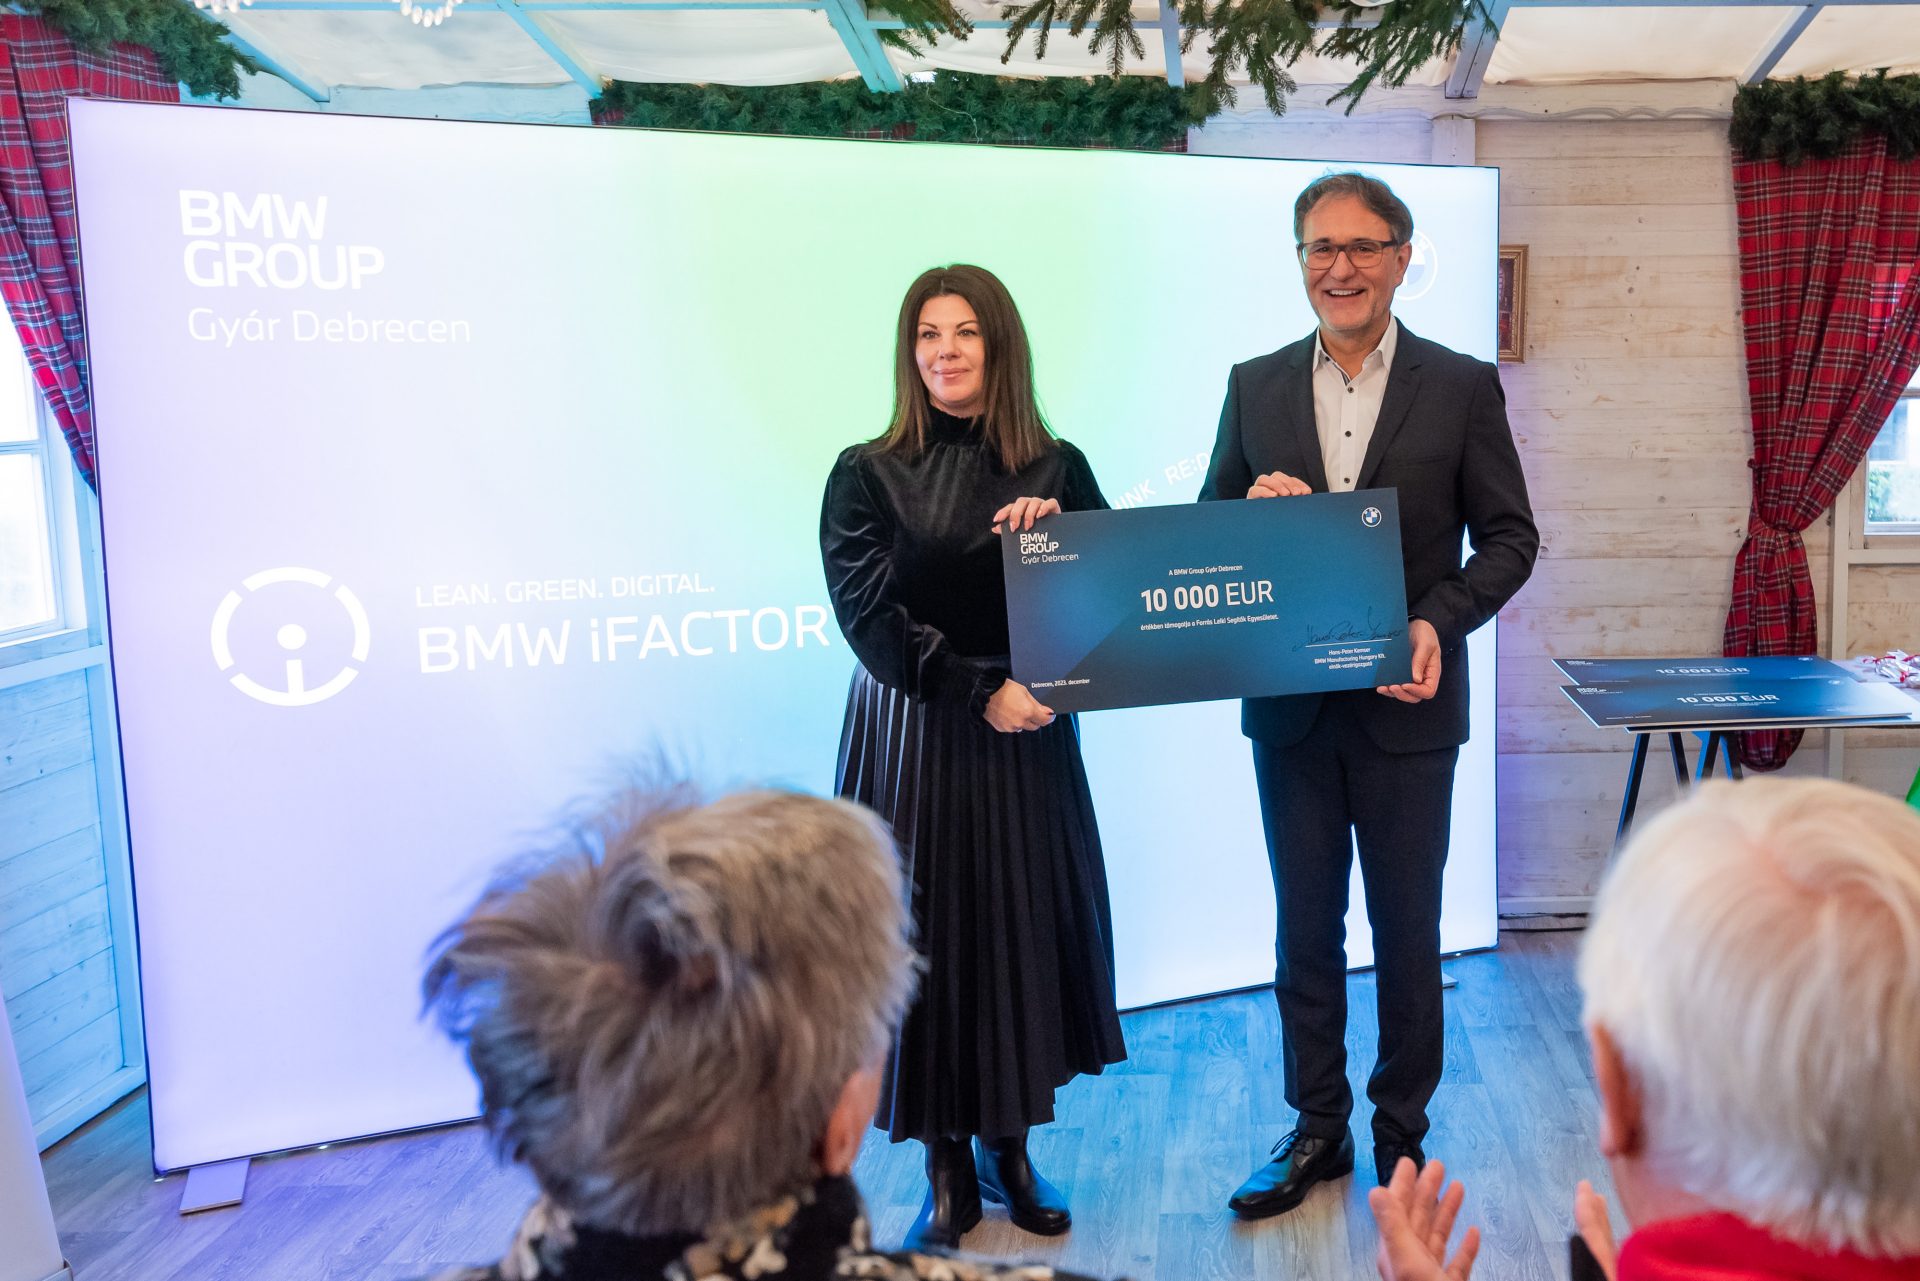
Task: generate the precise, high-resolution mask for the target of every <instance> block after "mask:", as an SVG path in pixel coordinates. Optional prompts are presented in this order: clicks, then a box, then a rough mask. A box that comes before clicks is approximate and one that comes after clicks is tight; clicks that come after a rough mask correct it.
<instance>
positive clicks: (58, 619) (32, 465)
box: [0, 311, 84, 644]
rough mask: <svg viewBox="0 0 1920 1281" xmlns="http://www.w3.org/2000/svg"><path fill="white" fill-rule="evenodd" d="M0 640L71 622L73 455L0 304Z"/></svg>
mask: <svg viewBox="0 0 1920 1281" xmlns="http://www.w3.org/2000/svg"><path fill="white" fill-rule="evenodd" d="M0 318H4V319H5V323H4V324H0V329H3V330H4V333H0V644H7V643H9V642H12V641H20V640H27V639H29V638H31V637H35V636H41V635H45V634H46V633H49V632H57V631H64V630H66V629H67V628H69V627H77V626H79V625H81V623H82V622H83V621H84V620H83V619H81V618H80V617H78V616H77V615H78V614H79V612H80V611H79V610H78V609H77V608H75V607H74V602H72V601H71V599H70V598H71V596H72V592H71V591H70V589H69V579H68V566H70V565H72V564H73V563H74V561H75V555H74V552H75V548H74V537H73V531H74V519H73V462H72V456H71V455H70V454H69V453H68V451H67V442H66V441H65V439H63V438H62V437H61V435H60V429H59V427H58V426H56V425H55V423H54V421H53V416H52V415H51V414H49V413H47V411H46V404H45V402H44V401H43V400H42V399H41V396H40V389H39V387H38V386H36V385H35V383H34V381H33V374H32V371H30V370H29V369H28V368H27V357H26V354H25V353H24V352H23V351H21V349H20V340H19V336H18V334H17V332H16V331H15V329H14V327H13V322H12V319H11V318H10V317H5V313H4V312H3V311H0Z"/></svg>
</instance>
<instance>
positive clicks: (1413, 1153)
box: [1373, 1143, 1427, 1188]
mask: <svg viewBox="0 0 1920 1281" xmlns="http://www.w3.org/2000/svg"><path fill="white" fill-rule="evenodd" d="M1403 1156H1410V1157H1412V1158H1413V1168H1414V1169H1415V1170H1424V1169H1426V1168H1427V1154H1426V1153H1425V1152H1422V1151H1421V1150H1420V1145H1419V1144H1418V1143H1376V1144H1374V1145H1373V1173H1374V1177H1375V1178H1376V1179H1378V1180H1379V1183H1380V1186H1381V1187H1383V1188H1384V1187H1386V1186H1387V1183H1388V1182H1389V1181H1390V1180H1391V1179H1392V1178H1393V1167H1394V1166H1396V1165H1399V1164H1400V1158H1401V1157H1403Z"/></svg>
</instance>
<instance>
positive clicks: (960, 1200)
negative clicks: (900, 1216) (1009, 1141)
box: [907, 1138, 981, 1250]
mask: <svg viewBox="0 0 1920 1281" xmlns="http://www.w3.org/2000/svg"><path fill="white" fill-rule="evenodd" d="M980 1186H981V1185H980V1182H979V1179H978V1177H977V1176H976V1175H975V1173H974V1168H973V1145H972V1144H971V1143H970V1142H968V1141H967V1140H966V1139H964V1138H959V1139H930V1140H928V1141H927V1203H926V1204H925V1205H923V1206H921V1207H920V1217H919V1218H917V1219H915V1220H914V1221H913V1227H912V1228H910V1229H908V1231H907V1249H909V1250H951V1249H954V1248H955V1247H957V1246H958V1245H959V1244H960V1238H961V1237H962V1236H963V1235H965V1233H966V1232H967V1231H968V1230H969V1229H970V1228H972V1227H973V1226H974V1225H975V1224H977V1223H979V1222H980Z"/></svg>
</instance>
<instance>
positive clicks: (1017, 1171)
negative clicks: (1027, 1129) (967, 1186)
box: [979, 1132, 1073, 1237]
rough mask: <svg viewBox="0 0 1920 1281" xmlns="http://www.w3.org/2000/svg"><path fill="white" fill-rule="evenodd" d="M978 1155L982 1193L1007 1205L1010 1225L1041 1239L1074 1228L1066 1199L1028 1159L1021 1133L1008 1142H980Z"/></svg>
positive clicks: (1025, 1137) (990, 1199) (988, 1140)
mask: <svg viewBox="0 0 1920 1281" xmlns="http://www.w3.org/2000/svg"><path fill="white" fill-rule="evenodd" d="M979 1156H980V1191H981V1194H982V1195H984V1196H985V1197H986V1198H987V1200H989V1201H993V1202H996V1203H998V1204H1000V1205H1004V1206H1006V1207H1007V1213H1008V1215H1010V1216H1011V1217H1012V1219H1013V1226H1015V1227H1016V1228H1022V1229H1024V1230H1026V1231H1028V1232H1033V1233H1037V1234H1038V1235H1040V1236H1043V1237H1055V1236H1059V1235H1060V1234H1061V1233H1062V1232H1065V1231H1066V1230H1067V1229H1068V1228H1070V1227H1072V1226H1073V1215H1071V1214H1070V1213H1068V1211H1067V1198H1065V1197H1064V1196H1061V1195H1060V1189H1059V1188H1056V1187H1054V1186H1053V1184H1051V1183H1049V1182H1047V1181H1046V1180H1045V1179H1044V1178H1042V1177H1041V1176H1040V1172H1039V1171H1038V1170H1036V1169H1034V1168H1033V1162H1032V1161H1030V1160H1028V1159H1027V1136H1026V1134H1025V1133H1024V1132H1022V1133H1020V1134H1016V1135H1014V1136H1013V1137H1012V1138H1010V1139H982V1140H980V1153H979Z"/></svg>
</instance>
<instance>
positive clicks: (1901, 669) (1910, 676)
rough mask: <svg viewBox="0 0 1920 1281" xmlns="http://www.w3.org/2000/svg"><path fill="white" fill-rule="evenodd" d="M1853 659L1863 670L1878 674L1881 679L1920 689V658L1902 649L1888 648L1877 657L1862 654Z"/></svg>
mask: <svg viewBox="0 0 1920 1281" xmlns="http://www.w3.org/2000/svg"><path fill="white" fill-rule="evenodd" d="M1853 661H1854V662H1855V663H1857V664H1859V665H1860V667H1861V669H1862V670H1863V672H1865V673H1868V674H1871V675H1874V676H1878V677H1879V678H1880V679H1881V680H1885V681H1892V682H1893V683H1894V684H1895V685H1905V686H1908V687H1909V688H1916V689H1920V658H1916V657H1914V656H1913V655H1912V654H1909V653H1907V651H1906V650H1904V649H1893V650H1888V651H1887V652H1886V653H1884V654H1882V655H1880V656H1879V657H1878V658H1875V657H1874V656H1873V655H1871V654H1862V655H1861V656H1860V657H1858V658H1856V659H1854V660H1853Z"/></svg>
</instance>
